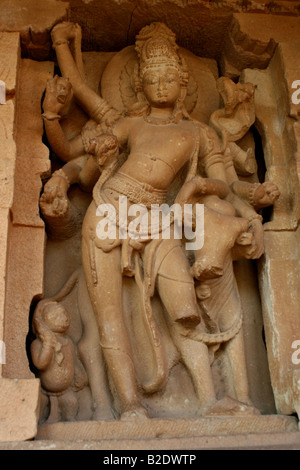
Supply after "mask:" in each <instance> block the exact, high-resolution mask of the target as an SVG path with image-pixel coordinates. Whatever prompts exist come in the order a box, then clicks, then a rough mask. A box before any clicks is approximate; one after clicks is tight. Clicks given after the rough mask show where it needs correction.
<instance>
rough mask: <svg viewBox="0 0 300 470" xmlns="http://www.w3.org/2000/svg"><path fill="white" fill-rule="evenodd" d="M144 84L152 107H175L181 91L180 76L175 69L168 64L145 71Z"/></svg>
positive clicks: (146, 95)
mask: <svg viewBox="0 0 300 470" xmlns="http://www.w3.org/2000/svg"><path fill="white" fill-rule="evenodd" d="M142 83H143V90H144V94H145V97H146V99H147V101H148V103H149V104H150V106H153V107H157V108H170V107H174V105H175V103H176V101H177V99H178V97H179V95H180V90H181V85H180V75H179V72H178V70H177V69H176V68H175V67H172V66H170V65H166V64H161V65H157V66H153V67H151V68H149V69H147V71H145V73H144V75H143V82H142Z"/></svg>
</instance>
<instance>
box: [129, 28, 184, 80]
mask: <svg viewBox="0 0 300 470" xmlns="http://www.w3.org/2000/svg"><path fill="white" fill-rule="evenodd" d="M135 50H136V52H137V54H138V57H139V66H140V74H141V76H143V74H144V73H145V71H146V70H147V69H149V68H152V67H154V66H158V65H162V64H165V65H169V66H170V67H175V68H176V69H177V70H178V72H179V73H180V75H181V77H184V78H185V75H187V72H186V67H185V64H184V63H183V61H182V58H181V57H180V55H179V53H178V46H177V44H176V37H175V34H174V33H173V32H172V31H171V30H170V29H169V28H168V27H167V26H166V25H165V24H163V23H158V22H155V23H151V24H150V25H149V26H145V27H144V28H143V29H142V30H141V31H140V33H139V34H138V35H137V37H136V43H135Z"/></svg>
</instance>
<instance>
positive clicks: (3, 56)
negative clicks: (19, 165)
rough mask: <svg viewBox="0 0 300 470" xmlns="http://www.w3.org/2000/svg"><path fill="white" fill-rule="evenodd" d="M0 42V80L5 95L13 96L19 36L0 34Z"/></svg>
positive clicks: (15, 83) (17, 62) (18, 58)
mask: <svg viewBox="0 0 300 470" xmlns="http://www.w3.org/2000/svg"><path fill="white" fill-rule="evenodd" d="M0 15H1V10H0ZM0 42H1V49H0V76H1V80H2V81H4V82H5V85H6V93H7V95H13V94H14V93H15V92H16V86H17V74H18V66H19V60H20V51H19V47H20V35H19V33H18V32H15V33H5V32H1V33H0ZM1 140H2V139H1Z"/></svg>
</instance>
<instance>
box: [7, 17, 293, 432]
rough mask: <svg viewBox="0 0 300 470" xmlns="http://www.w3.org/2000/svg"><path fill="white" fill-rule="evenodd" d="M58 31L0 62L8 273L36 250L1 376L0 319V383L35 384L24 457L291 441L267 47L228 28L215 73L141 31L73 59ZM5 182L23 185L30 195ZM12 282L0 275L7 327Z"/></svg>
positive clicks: (66, 26)
mask: <svg viewBox="0 0 300 470" xmlns="http://www.w3.org/2000/svg"><path fill="white" fill-rule="evenodd" d="M61 16H62V18H59V20H58V21H56V25H55V26H54V27H53V28H51V35H50V36H49V37H47V40H45V41H43V46H42V49H41V50H42V52H41V54H42V56H43V54H45V57H46V56H47V52H46V51H47V50H48V49H47V48H48V40H49V44H51V46H52V48H53V56H52V57H51V60H46V61H45V60H42V61H40V62H36V61H35V60H32V59H24V58H22V59H20V58H19V59H18V60H19V61H20V66H19V74H20V76H22V77H25V76H26V74H27V76H28V77H29V76H33V75H36V76H37V77H38V80H37V82H35V83H37V87H32V88H34V90H33V89H32V90H31V89H26V88H25V87H22V86H20V87H19V91H18V96H19V98H20V105H19V106H20V109H24V110H27V113H28V114H29V110H31V112H32V115H33V118H32V121H31V123H30V125H28V124H27V127H26V126H22V125H21V123H20V119H21V114H17V118H16V119H17V122H18V128H20V129H21V128H22V127H23V129H22V131H20V132H19V134H16V142H17V149H18V159H17V160H16V166H15V170H14V175H15V176H14V178H15V182H17V181H19V184H18V185H16V186H15V187H14V190H13V194H14V197H13V203H12V204H11V206H10V207H12V214H13V218H12V221H8V226H9V227H10V229H9V230H10V232H11V236H10V238H9V243H10V246H11V247H12V252H11V253H12V254H11V255H10V257H9V259H8V262H7V266H8V270H9V272H10V270H11V269H12V268H11V267H12V266H13V263H14V262H16V261H15V260H16V259H17V258H18V257H20V256H21V252H23V249H26V247H29V245H30V242H31V241H32V240H34V239H35V237H36V239H37V240H38V243H37V246H38V247H39V249H40V250H41V247H42V244H43V240H44V242H45V245H44V246H45V251H44V253H40V252H37V253H35V255H34V256H36V257H37V258H39V257H42V258H43V261H44V264H43V266H42V270H43V272H41V266H39V271H37V272H36V273H35V276H33V274H32V275H31V276H32V284H33V285H34V287H33V290H34V294H33V295H32V296H31V297H30V295H28V296H24V298H22V299H21V300H22V303H23V305H24V309H27V310H28V312H27V313H28V316H27V318H26V319H24V318H23V316H22V317H18V315H16V325H19V328H20V329H21V330H22V331H23V330H24V331H23V333H22V337H25V340H26V341H25V342H26V344H25V345H24V348H23V352H22V355H21V356H20V358H19V359H18V361H15V363H14V365H13V366H12V364H11V362H12V360H11V358H12V357H13V356H14V354H15V353H14V351H16V350H17V349H18V348H19V342H18V340H16V339H15V335H14V332H15V328H16V326H13V324H12V321H11V320H8V318H9V315H7V316H6V318H5V319H4V325H5V324H6V327H5V328H6V329H5V331H6V333H5V335H6V336H5V335H4V336H3V337H5V338H6V341H8V340H9V342H10V344H11V347H9V348H8V349H7V358H8V359H9V361H8V362H7V364H5V365H3V367H2V371H3V372H2V377H6V378H7V379H13V378H14V377H20V378H23V379H26V380H27V379H28V380H30V379H31V380H34V382H35V383H38V384H39V385H40V389H39V406H38V408H39V409H38V413H37V410H35V413H36V414H38V419H37V425H38V430H37V434H36V437H37V439H62V440H68V439H71V440H76V439H95V436H97V437H98V438H99V436H100V437H101V438H104V439H105V438H106V437H107V436H109V435H111V433H114V435H117V438H118V437H119V438H122V439H124V438H125V437H126V438H128V439H136V438H140V437H143V438H145V439H153V438H155V436H156V435H157V433H158V431H159V430H161V433H162V435H163V436H164V437H166V438H168V437H176V436H178V431H176V429H175V428H176V426H177V427H178V426H179V428H180V429H181V431H180V433H181V436H184V437H192V436H198V437H199V436H205V435H207V436H211V435H218V434H222V433H224V432H225V431H224V430H223V427H224V429H226V434H237V433H238V434H247V433H249V434H251V433H265V432H269V433H280V432H287V433H288V432H290V431H296V430H297V426H298V416H299V413H300V404H299V374H298V368H297V365H295V364H294V363H293V362H292V361H291V354H292V352H293V351H292V350H291V344H292V343H293V341H296V340H297V339H298V332H299V331H300V320H299V316H298V314H297V305H298V289H297V276H298V271H299V257H298V247H297V246H298V230H297V227H298V221H299V200H298V186H299V183H298V174H297V160H296V157H297V155H298V154H297V123H296V124H294V121H295V120H296V119H297V113H296V114H295V108H293V107H291V104H290V94H289V90H288V89H287V86H288V85H287V81H286V77H288V83H290V82H291V80H294V79H295V76H294V75H293V71H292V70H291V67H290V65H289V64H290V62H289V59H288V58H287V57H288V53H287V51H286V50H285V49H284V48H285V45H284V44H280V45H279V46H278V44H277V43H276V40H275V39H273V38H269V39H266V38H264V37H262V36H263V35H261V36H260V37H259V39H257V40H256V39H253V38H251V37H250V36H248V35H247V34H246V36H245V31H244V30H243V28H245V29H247V26H245V25H244V24H243V21H240V22H239V20H238V15H236V16H235V17H234V18H232V19H231V21H230V22H229V21H228V25H229V24H230V27H228V28H227V32H226V35H225V36H224V37H225V39H226V42H225V45H224V47H223V48H222V51H221V53H220V55H219V57H213V58H212V55H211V56H210V57H201V56H199V55H196V54H195V53H193V52H191V50H188V49H187V48H186V47H183V46H181V45H180V43H179V41H178V38H177V37H176V35H175V34H174V32H173V31H172V28H171V24H172V22H169V23H168V25H167V24H166V23H163V22H158V21H152V22H148V23H147V22H144V25H143V27H141V28H140V29H139V30H138V31H137V33H136V35H135V38H134V41H132V43H131V45H127V46H124V47H121V48H120V50H119V51H118V52H97V51H83V44H84V43H85V44H86V33H85V31H84V28H81V26H79V24H77V23H73V22H69V21H61V19H63V20H64V19H65V18H64V17H63V16H64V10H63V9H62V10H61ZM48 32H49V31H48ZM11 34H16V33H11ZM182 43H184V41H182ZM46 46H47V47H46ZM31 49H32V42H31V45H30V44H29V49H28V50H29V51H31ZM30 54H31V52H30ZM42 56H41V57H42ZM42 58H43V57H42ZM48 59H49V57H48ZM0 78H1V77H0ZM278 84H285V85H284V86H283V85H282V86H281V85H280V86H279V85H278ZM22 116H23V118H24V115H22ZM41 117H42V121H41ZM291 119H293V120H294V121H292V120H291ZM28 122H29V121H28ZM42 123H43V125H44V127H42V126H41V125H42ZM24 129H25V130H24ZM32 129H33V130H34V132H33V134H32V136H31V135H30V132H31V130H32ZM42 132H44V133H43V135H42ZM26 138H27V139H28V140H27V141H26ZM48 153H49V157H50V161H49V159H48ZM29 154H31V161H30V162H29V160H26V158H27V155H29ZM25 160H26V161H25ZM24 172H25V173H26V175H29V174H30V173H32V172H34V174H35V175H36V178H35V180H34V183H32V184H31V187H30V189H28V187H27V185H24V179H22V176H23V175H24ZM31 181H33V180H31ZM41 182H42V184H41ZM23 192H24V193H25V194H26V195H27V197H28V201H31V202H28V206H29V207H30V210H29V211H28V212H24V211H23V204H22V193H23ZM24 235H25V238H24ZM21 238H22V240H23V241H22V243H20V240H21ZM291 249H292V252H291ZM37 251H38V250H37ZM33 259H34V257H33ZM26 266H27V265H26V263H24V269H26ZM32 267H33V264H32ZM22 272H23V271H22V270H19V272H18V274H16V275H14V276H12V275H9V277H8V284H7V285H8V287H6V289H7V291H6V292H7V294H6V295H7V296H6V308H7V311H12V310H13V303H14V298H13V296H12V295H11V292H12V288H13V287H14V286H16V285H17V284H18V283H19V282H21V281H20V278H21V277H22ZM30 272H34V270H33V268H32V269H31V271H30ZM26 276H27V274H26ZM27 282H28V281H27ZM9 286H11V289H9ZM31 292H32V290H31ZM30 303H31V305H30ZM283 305H288V307H287V315H286V316H287V318H283V316H282V309H283ZM5 322H6V323H5ZM26 322H27V325H26ZM26 328H27V329H26ZM0 337H1V336H0ZM299 339H300V338H299ZM14 345H15V346H14ZM35 393H36V392H35ZM215 418H218V419H217V420H216V419H215ZM191 423H192V424H193V427H192V428H191ZM123 425H124V427H122V426H123ZM135 425H137V427H134V426H135ZM179 428H178V429H179ZM176 433H177V434H176ZM0 437H1V434H0Z"/></svg>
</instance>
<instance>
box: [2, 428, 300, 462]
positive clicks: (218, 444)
mask: <svg viewBox="0 0 300 470" xmlns="http://www.w3.org/2000/svg"><path fill="white" fill-rule="evenodd" d="M1 450H29V451H34V450H39V451H40V450H46V451H51V450H54V451H58V450H71V451H72V450H92V451H131V452H133V451H153V450H155V451H160V450H168V451H172V450H173V451H174V450H189V451H197V450H226V451H227V450H300V433H299V431H295V432H288V433H284V432H283V433H261V434H248V435H247V434H236V435H231V436H228V435H225V436H224V435H223V436H201V437H188V438H186V437H183V438H173V439H172V438H171V439H163V438H156V439H139V440H137V439H123V440H119V441H118V440H117V439H107V440H99V439H97V440H93V441H87V440H78V441H59V440H32V441H26V442H2V443H1V442H0V451H1ZM97 458H98V454H97Z"/></svg>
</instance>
